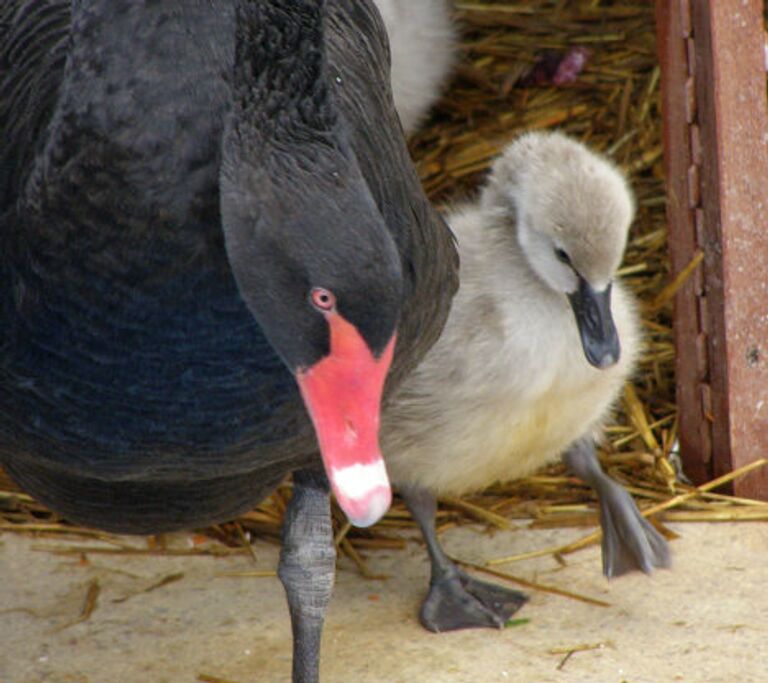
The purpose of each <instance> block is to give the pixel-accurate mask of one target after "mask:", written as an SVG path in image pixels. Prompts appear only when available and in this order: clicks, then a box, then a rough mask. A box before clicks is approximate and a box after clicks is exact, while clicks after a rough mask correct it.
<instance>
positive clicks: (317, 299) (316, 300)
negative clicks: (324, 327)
mask: <svg viewBox="0 0 768 683" xmlns="http://www.w3.org/2000/svg"><path fill="white" fill-rule="evenodd" d="M309 299H310V301H311V302H312V305H313V306H314V307H315V308H317V309H318V310H320V311H332V310H333V309H334V308H335V307H336V297H335V296H334V295H333V292H331V291H329V290H327V289H324V288H323V287H313V288H312V291H311V292H310V293H309Z"/></svg>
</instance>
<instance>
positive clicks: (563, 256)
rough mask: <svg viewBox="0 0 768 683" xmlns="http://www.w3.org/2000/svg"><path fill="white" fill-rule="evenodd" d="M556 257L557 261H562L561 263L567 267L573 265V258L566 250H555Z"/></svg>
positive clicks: (558, 248)
mask: <svg viewBox="0 0 768 683" xmlns="http://www.w3.org/2000/svg"><path fill="white" fill-rule="evenodd" d="M555 256H556V257H557V260H558V261H560V263H564V264H565V265H566V266H570V265H573V264H572V263H571V257H570V256H568V254H567V253H566V252H565V250H563V249H560V247H556V248H555Z"/></svg>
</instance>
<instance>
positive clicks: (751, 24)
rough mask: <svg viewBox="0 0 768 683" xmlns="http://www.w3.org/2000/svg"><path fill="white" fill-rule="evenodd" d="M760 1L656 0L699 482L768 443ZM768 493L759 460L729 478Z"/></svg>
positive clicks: (687, 397) (685, 399) (688, 418)
mask: <svg viewBox="0 0 768 683" xmlns="http://www.w3.org/2000/svg"><path fill="white" fill-rule="evenodd" d="M762 9H763V8H762V2H760V1H759V0H745V1H744V2H742V1H741V0H717V1H714V0H671V1H670V0H657V2H656V20H657V30H658V38H659V41H658V42H659V56H660V60H661V66H662V98H663V107H664V119H665V121H664V124H665V163H666V171H667V179H668V209H667V211H668V219H669V230H670V237H669V243H670V259H671V265H672V272H673V275H674V274H676V273H678V272H680V271H681V270H682V269H683V268H684V267H685V266H686V265H687V264H688V263H689V262H690V261H691V259H692V258H693V257H694V255H695V254H696V253H697V251H698V250H702V251H703V253H704V266H703V268H700V269H698V272H697V273H695V276H694V277H692V278H690V279H689V280H688V282H687V283H686V285H685V286H684V287H682V288H681V289H680V290H679V292H678V294H677V297H676V300H675V343H676V349H677V361H676V374H677V400H678V406H679V411H680V421H679V432H680V441H681V450H682V454H683V459H684V461H685V466H686V470H687V472H688V473H689V475H690V476H691V477H692V478H693V479H694V480H695V481H697V482H701V481H704V480H706V479H709V478H711V477H714V476H719V475H721V474H723V473H724V472H727V471H730V470H731V469H734V468H736V467H740V466H742V465H744V464H746V463H748V462H750V461H752V460H755V459H757V458H759V457H761V456H763V455H764V454H765V453H766V452H767V451H768V112H767V111H766V109H767V108H766V90H765V86H766V82H765V71H764V52H763V50H764V47H763V46H764V37H763V29H762ZM735 489H736V491H737V493H738V494H739V495H751V496H760V497H762V498H768V472H766V471H765V468H763V469H761V470H759V471H758V472H756V473H754V474H752V475H750V476H749V477H748V478H746V479H744V480H743V481H741V482H737V483H736V485H735Z"/></svg>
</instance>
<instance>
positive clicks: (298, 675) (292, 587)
mask: <svg viewBox="0 0 768 683" xmlns="http://www.w3.org/2000/svg"><path fill="white" fill-rule="evenodd" d="M335 564H336V549H335V547H334V544H333V531H332V528H331V508H330V498H329V493H328V482H327V480H326V478H325V474H324V473H323V472H322V471H319V470H300V471H297V472H294V474H293V498H292V499H291V502H290V504H289V505H288V509H287V511H286V515H285V521H284V522H283V548H282V551H281V553H280V564H279V565H278V570H277V574H278V576H279V577H280V581H282V583H283V587H284V588H285V593H286V596H287V597H288V607H289V609H290V612H291V626H292V629H293V678H292V680H293V683H317V682H318V680H319V675H320V636H321V634H322V630H323V621H324V619H325V608H326V607H327V605H328V601H329V600H330V597H331V591H332V590H333V581H334V574H335V570H336V566H335Z"/></svg>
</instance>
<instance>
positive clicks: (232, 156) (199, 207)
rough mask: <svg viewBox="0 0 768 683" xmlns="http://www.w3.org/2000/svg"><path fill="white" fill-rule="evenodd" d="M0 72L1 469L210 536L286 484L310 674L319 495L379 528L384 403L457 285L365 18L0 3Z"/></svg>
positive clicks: (319, 9)
mask: <svg viewBox="0 0 768 683" xmlns="http://www.w3.org/2000/svg"><path fill="white" fill-rule="evenodd" d="M0 73H1V74H2V76H0V79H1V80H0V83H1V85H0V88H1V92H2V98H0V130H2V137H1V138H0V226H1V231H2V232H1V233H0V239H2V250H1V258H2V261H1V262H0V277H2V283H3V288H2V295H1V296H2V299H1V303H0V344H2V353H0V462H1V463H2V465H3V466H4V467H5V468H6V469H7V471H8V472H9V473H10V474H11V475H12V476H13V477H14V478H15V479H16V480H17V481H18V483H19V484H20V485H21V486H22V487H23V488H24V489H25V490H27V491H28V492H29V493H31V494H32V495H34V496H36V497H37V498H39V499H40V500H41V501H42V502H44V503H46V504H47V505H49V506H50V507H51V508H52V509H54V510H56V511H58V512H60V513H62V514H63V515H65V516H66V517H68V518H70V519H72V520H74V521H77V522H80V523H83V524H88V525H93V526H97V527H101V528H104V529H108V530H114V531H117V532H126V533H150V532H151V533H154V532H160V531H164V530H172V529H179V528H188V527H194V526H199V525H203V524H208V523H211V522H216V521H219V520H225V519H228V518H231V517H233V516H235V515H237V514H238V513H240V512H242V511H244V510H247V509H249V508H250V507H252V506H253V505H254V504H255V503H257V502H258V501H259V500H260V499H262V498H263V497H264V496H265V495H267V494H268V493H269V492H270V491H271V490H272V489H273V487H274V486H275V485H276V484H277V483H278V482H279V481H280V480H281V479H282V478H283V477H284V476H285V474H286V473H288V472H290V471H293V472H294V473H295V474H294V496H293V500H292V503H291V506H290V510H289V512H288V514H287V518H286V524H285V531H284V547H283V553H282V556H281V563H280V571H279V573H280V578H281V580H282V581H283V584H284V585H285V588H286V593H287V596H288V602H289V606H290V610H291V617H292V623H293V628H294V680H295V681H313V680H316V679H317V676H318V673H317V672H318V657H319V655H318V651H319V640H320V631H321V628H322V621H323V615H324V609H325V605H326V604H327V601H328V598H329V596H330V591H331V587H332V584H333V573H334V550H333V543H332V536H331V524H330V518H329V507H328V506H329V503H328V500H329V493H328V480H330V483H331V485H332V487H333V488H334V490H335V492H336V494H337V496H338V498H339V501H340V503H341V504H342V506H343V507H344V509H345V511H346V512H347V514H348V515H349V516H350V519H352V521H354V522H355V523H358V524H370V523H373V522H374V521H375V520H376V519H377V518H378V517H379V516H380V515H381V514H383V512H384V511H385V509H386V506H387V505H388V503H389V497H390V493H389V484H388V481H387V479H386V474H385V472H384V468H383V466H382V465H381V457H380V452H379V448H378V443H377V432H378V423H379V403H380V399H381V395H382V385H383V384H384V381H385V377H387V376H388V385H387V390H386V391H389V390H390V389H391V388H394V387H395V386H396V385H397V383H398V382H399V381H400V380H401V379H402V378H403V377H404V376H405V374H406V373H407V372H408V371H409V370H410V369H411V368H412V367H413V366H414V365H415V364H416V363H417V362H418V361H419V359H420V358H421V357H422V356H423V354H424V353H425V352H426V351H427V350H428V348H429V347H430V346H431V344H432V343H433V342H434V341H435V340H436V339H437V337H438V336H439V333H440V330H441V328H442V326H443V324H444V321H445V319H446V317H447V313H448V309H449V305H450V300H451V297H452V295H453V293H454V292H455V290H456V287H457V267H458V263H457V256H456V251H455V245H454V243H453V239H452V236H451V234H450V231H449V230H448V229H447V227H446V226H445V224H444V223H443V222H442V220H441V219H440V218H439V216H438V215H437V214H436V213H435V212H434V211H433V210H432V209H431V207H430V205H429V203H428V202H427V200H426V198H425V196H424V195H423V193H422V191H421V188H420V184H419V181H418V179H417V177H416V174H415V171H414V169H413V167H412V164H411V162H410V159H409V156H408V153H407V150H406V147H405V144H404V141H403V134H402V130H401V128H400V124H399V122H398V120H397V117H396V115H395V112H394V108H393V105H392V100H391V94H390V90H389V74H388V48H387V44H386V38H385V32H384V27H383V25H382V23H381V19H380V17H379V16H378V14H377V12H376V10H375V9H374V8H373V6H372V5H371V4H370V2H368V1H367V0H365V1H361V0H328V2H323V1H322V0H272V1H264V0H262V1H257V0H251V1H249V0H240V1H235V0H210V1H207V2H197V1H196V2H187V1H186V0H184V1H182V0H173V1H171V0H168V1H166V2H151V3H150V2H135V1H133V0H88V1H86V0H71V2H67V1H64V0H49V1H47V2H40V1H35V0H12V1H10V2H9V1H8V0H6V2H4V3H3V6H2V8H1V9H0ZM395 345H396V348H394V353H393V347H395ZM390 361H391V368H390ZM388 370H390V372H389V373H388V372H387V371H388ZM302 399H303V400H302ZM308 414H309V415H308ZM309 416H311V420H310V417H309ZM312 423H314V427H315V429H314V430H313V428H312V426H313V425H312ZM318 444H319V450H320V451H321V453H322V463H323V464H324V465H325V467H324V471H323V467H322V466H321V459H320V458H319V457H318ZM326 475H327V479H326Z"/></svg>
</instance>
